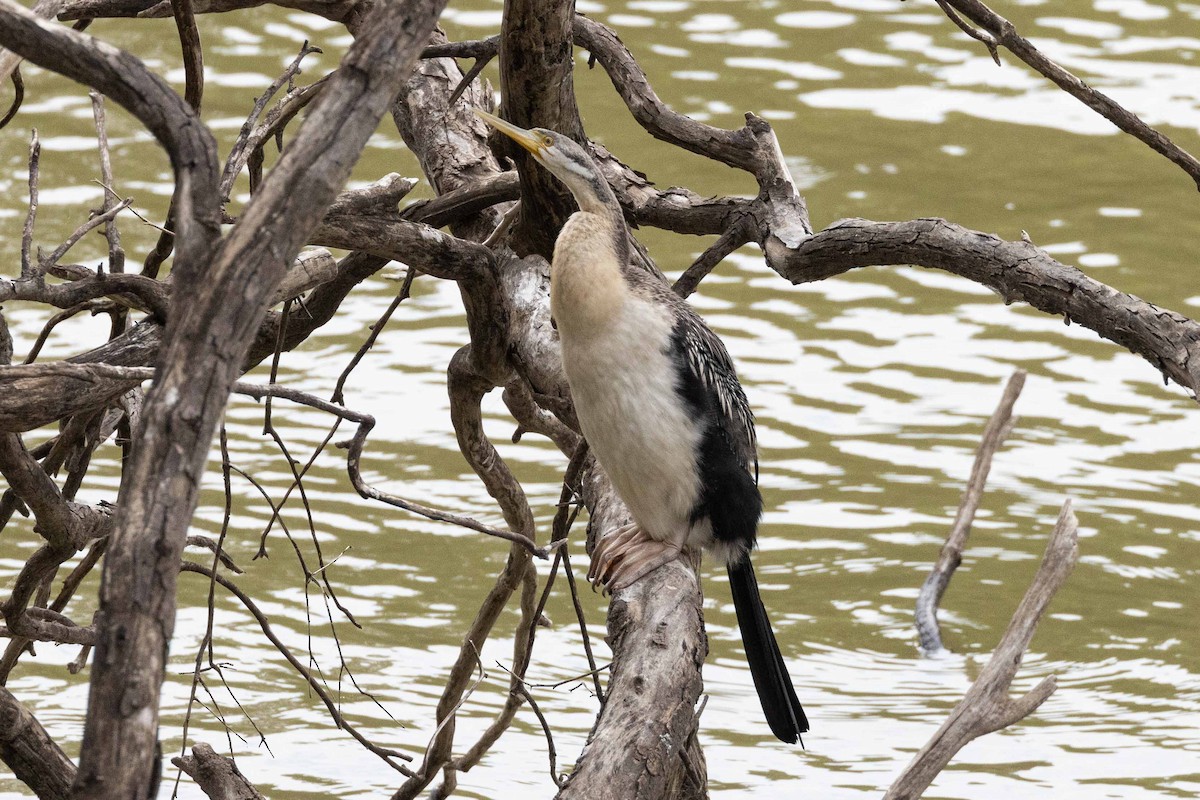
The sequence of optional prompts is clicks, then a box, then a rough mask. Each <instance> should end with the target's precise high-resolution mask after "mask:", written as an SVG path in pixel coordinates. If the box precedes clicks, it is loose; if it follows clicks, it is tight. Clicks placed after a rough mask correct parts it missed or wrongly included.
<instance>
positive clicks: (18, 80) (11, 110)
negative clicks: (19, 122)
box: [0, 66, 25, 130]
mask: <svg viewBox="0 0 1200 800" xmlns="http://www.w3.org/2000/svg"><path fill="white" fill-rule="evenodd" d="M9 79H10V80H11V81H12V87H13V99H12V103H11V104H10V105H9V107H8V111H6V112H5V114H4V117H3V118H0V130H3V129H4V128H6V127H8V123H10V122H12V121H13V117H15V116H17V112H18V111H20V110H21V104H22V103H23V102H25V80H24V79H23V78H22V77H21V67H20V66H16V67H13V71H12V75H11V76H9Z"/></svg>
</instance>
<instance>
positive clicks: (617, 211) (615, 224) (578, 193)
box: [556, 153, 629, 268]
mask: <svg viewBox="0 0 1200 800" xmlns="http://www.w3.org/2000/svg"><path fill="white" fill-rule="evenodd" d="M580 155H581V156H582V158H583V159H586V162H587V167H588V168H587V169H586V170H581V171H576V170H574V169H572V170H570V171H569V172H567V173H566V174H562V175H559V179H560V180H562V181H563V183H565V184H566V185H567V188H568V189H570V190H571V194H572V195H573V196H574V197H575V202H576V203H578V204H579V210H580V211H582V212H584V213H585V214H592V215H594V216H596V217H597V218H599V219H600V220H602V221H603V229H604V231H605V233H607V235H608V236H609V237H610V239H611V242H610V245H609V246H610V247H611V249H612V251H613V253H614V254H615V256H616V259H617V261H618V263H619V264H620V265H621V266H622V268H623V267H624V266H625V265H626V264H628V263H629V229H628V228H627V227H626V225H625V215H624V214H622V213H621V204H620V203H619V202H617V196H616V195H615V194H613V190H612V187H610V186H609V185H608V181H606V180H604V177H603V176H602V175H601V174H600V170H599V169H598V168H597V167H596V164H595V162H594V161H592V159H591V157H590V156H588V155H587V154H586V153H582V154H580ZM573 166H578V165H573ZM596 233H599V231H597V232H596ZM556 252H557V249H556Z"/></svg>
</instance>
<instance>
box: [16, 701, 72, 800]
mask: <svg viewBox="0 0 1200 800" xmlns="http://www.w3.org/2000/svg"><path fill="white" fill-rule="evenodd" d="M0 761H3V762H4V763H5V764H6V765H7V766H8V768H9V769H11V770H12V771H13V776H14V777H16V779H17V780H19V781H21V782H22V783H24V784H25V785H26V786H28V787H29V788H30V790H32V791H33V793H34V794H36V795H37V796H38V798H40V800H67V799H68V798H69V797H70V795H71V782H72V781H73V780H74V779H75V764H74V763H72V761H71V759H70V758H68V757H67V754H66V753H64V752H63V751H62V748H60V747H59V746H58V744H57V743H56V742H55V741H54V740H53V739H51V738H50V734H48V733H46V729H45V728H43V727H42V724H41V723H40V722H38V721H37V718H36V717H34V716H33V713H32V712H30V710H29V709H28V708H26V707H25V706H23V705H21V702H20V701H19V700H17V698H15V697H13V695H12V692H10V691H8V689H5V688H4V687H3V686H0Z"/></svg>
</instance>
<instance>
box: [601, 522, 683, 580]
mask: <svg viewBox="0 0 1200 800" xmlns="http://www.w3.org/2000/svg"><path fill="white" fill-rule="evenodd" d="M680 550H681V547H680V545H678V544H675V543H674V542H660V541H658V540H656V539H651V538H650V537H649V536H648V535H647V534H645V533H644V532H643V531H642V529H641V528H639V527H637V526H636V525H626V526H625V527H623V528H619V529H617V530H616V531H613V532H612V533H611V534H609V535H608V536H605V537H604V538H603V539H601V540H600V541H599V542H597V544H596V550H595V551H594V552H593V553H592V568H591V569H590V570H589V571H588V578H589V579H590V580H592V582H593V588H595V585H596V584H601V585H603V586H604V588H605V591H606V592H607V593H609V594H611V593H612V592H616V591H619V590H621V589H624V588H625V587H627V586H631V585H633V584H634V583H635V582H637V581H638V580H640V579H641V578H643V577H644V576H646V575H648V574H650V573H651V572H653V571H654V570H656V569H658V568H659V567H661V566H662V565H663V564H666V563H668V562H670V561H672V560H674V559H675V558H676V557H677V556H678V555H679V553H680Z"/></svg>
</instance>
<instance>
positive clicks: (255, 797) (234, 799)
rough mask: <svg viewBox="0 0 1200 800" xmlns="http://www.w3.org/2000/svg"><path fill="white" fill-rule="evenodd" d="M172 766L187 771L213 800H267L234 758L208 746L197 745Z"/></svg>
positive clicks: (175, 760)
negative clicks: (238, 766)
mask: <svg viewBox="0 0 1200 800" xmlns="http://www.w3.org/2000/svg"><path fill="white" fill-rule="evenodd" d="M171 763H172V764H174V765H175V766H177V767H179V768H180V769H181V770H183V771H184V772H186V773H187V774H188V776H189V777H190V778H191V779H192V780H194V781H195V782H196V784H197V785H198V786H199V787H200V788H201V789H202V790H203V791H204V793H205V794H206V795H208V797H209V800H263V796H262V795H261V794H259V793H258V790H257V789H255V788H254V787H253V786H252V785H251V784H250V781H248V780H246V776H244V775H243V774H242V772H241V770H239V769H238V768H237V764H236V763H234V760H233V759H232V758H226V757H225V756H223V755H220V754H219V753H217V752H216V751H215V750H213V749H212V748H211V747H209V746H208V745H206V744H204V743H200V744H197V745H196V746H194V747H193V748H192V754H191V755H190V756H178V757H176V758H173V759H171Z"/></svg>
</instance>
